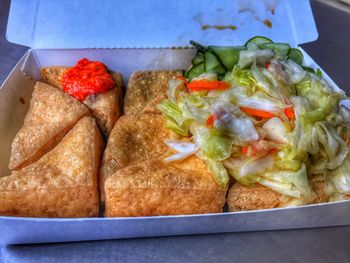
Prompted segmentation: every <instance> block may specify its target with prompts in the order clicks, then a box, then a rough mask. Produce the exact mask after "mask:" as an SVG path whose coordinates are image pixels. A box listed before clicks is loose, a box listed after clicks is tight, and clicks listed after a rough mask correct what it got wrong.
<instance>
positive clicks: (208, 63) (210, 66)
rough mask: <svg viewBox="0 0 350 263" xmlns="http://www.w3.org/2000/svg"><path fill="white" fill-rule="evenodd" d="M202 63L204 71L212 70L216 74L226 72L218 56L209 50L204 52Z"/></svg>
mask: <svg viewBox="0 0 350 263" xmlns="http://www.w3.org/2000/svg"><path fill="white" fill-rule="evenodd" d="M204 63H205V67H204V68H205V72H214V73H217V74H224V73H225V72H226V69H225V68H224V67H223V66H222V65H221V63H220V61H219V60H218V58H217V57H216V56H215V55H214V54H213V53H211V52H210V51H207V52H205V53H204Z"/></svg>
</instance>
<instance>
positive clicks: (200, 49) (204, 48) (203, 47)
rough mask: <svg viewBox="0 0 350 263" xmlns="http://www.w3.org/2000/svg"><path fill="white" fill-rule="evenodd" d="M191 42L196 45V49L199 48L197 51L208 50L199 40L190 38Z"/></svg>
mask: <svg viewBox="0 0 350 263" xmlns="http://www.w3.org/2000/svg"><path fill="white" fill-rule="evenodd" d="M190 44H191V45H192V46H194V47H195V49H197V52H202V53H204V52H205V51H207V48H206V47H205V46H202V45H201V44H199V43H198V42H196V41H193V40H190Z"/></svg>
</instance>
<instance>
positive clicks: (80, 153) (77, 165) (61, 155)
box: [0, 117, 102, 217]
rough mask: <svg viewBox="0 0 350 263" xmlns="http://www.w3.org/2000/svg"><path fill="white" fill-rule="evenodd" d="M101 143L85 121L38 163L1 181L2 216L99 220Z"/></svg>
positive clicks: (91, 124)
mask: <svg viewBox="0 0 350 263" xmlns="http://www.w3.org/2000/svg"><path fill="white" fill-rule="evenodd" d="M101 144H102V139H101V135H100V132H99V131H98V128H97V126H96V123H95V120H94V119H93V118H91V117H84V118H83V119H81V120H80V121H79V122H78V123H77V124H76V125H75V126H74V128H73V129H72V130H71V131H70V132H69V133H68V134H67V135H66V136H65V137H64V138H63V139H62V141H61V142H60V143H59V144H58V145H57V146H56V147H55V148H54V149H53V150H51V151H50V152H48V153H47V154H46V155H44V156H43V157H42V158H41V159H40V160H39V161H37V162H36V163H33V164H31V165H29V166H27V167H26V168H24V169H22V170H21V171H18V172H13V173H12V174H11V175H9V176H5V177H2V178H0V215H7V216H20V217H89V216H98V211H99V195H98V178H97V177H98V167H99V161H100V154H101V148H102V147H101Z"/></svg>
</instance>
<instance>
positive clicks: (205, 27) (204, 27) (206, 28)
mask: <svg viewBox="0 0 350 263" xmlns="http://www.w3.org/2000/svg"><path fill="white" fill-rule="evenodd" d="M201 28H202V30H208V29H216V30H225V29H229V30H236V29H237V27H236V26H234V25H228V26H221V25H202V26H201Z"/></svg>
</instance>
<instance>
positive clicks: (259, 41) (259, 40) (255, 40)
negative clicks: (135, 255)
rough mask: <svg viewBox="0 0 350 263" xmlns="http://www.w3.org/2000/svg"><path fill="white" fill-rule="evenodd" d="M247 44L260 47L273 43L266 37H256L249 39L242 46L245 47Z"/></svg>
mask: <svg viewBox="0 0 350 263" xmlns="http://www.w3.org/2000/svg"><path fill="white" fill-rule="evenodd" d="M248 43H254V44H257V45H260V44H269V43H273V41H272V40H271V39H269V38H267V37H262V36H256V37H252V38H251V39H249V40H248V41H247V42H246V43H245V44H244V45H245V46H247V44H248Z"/></svg>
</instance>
